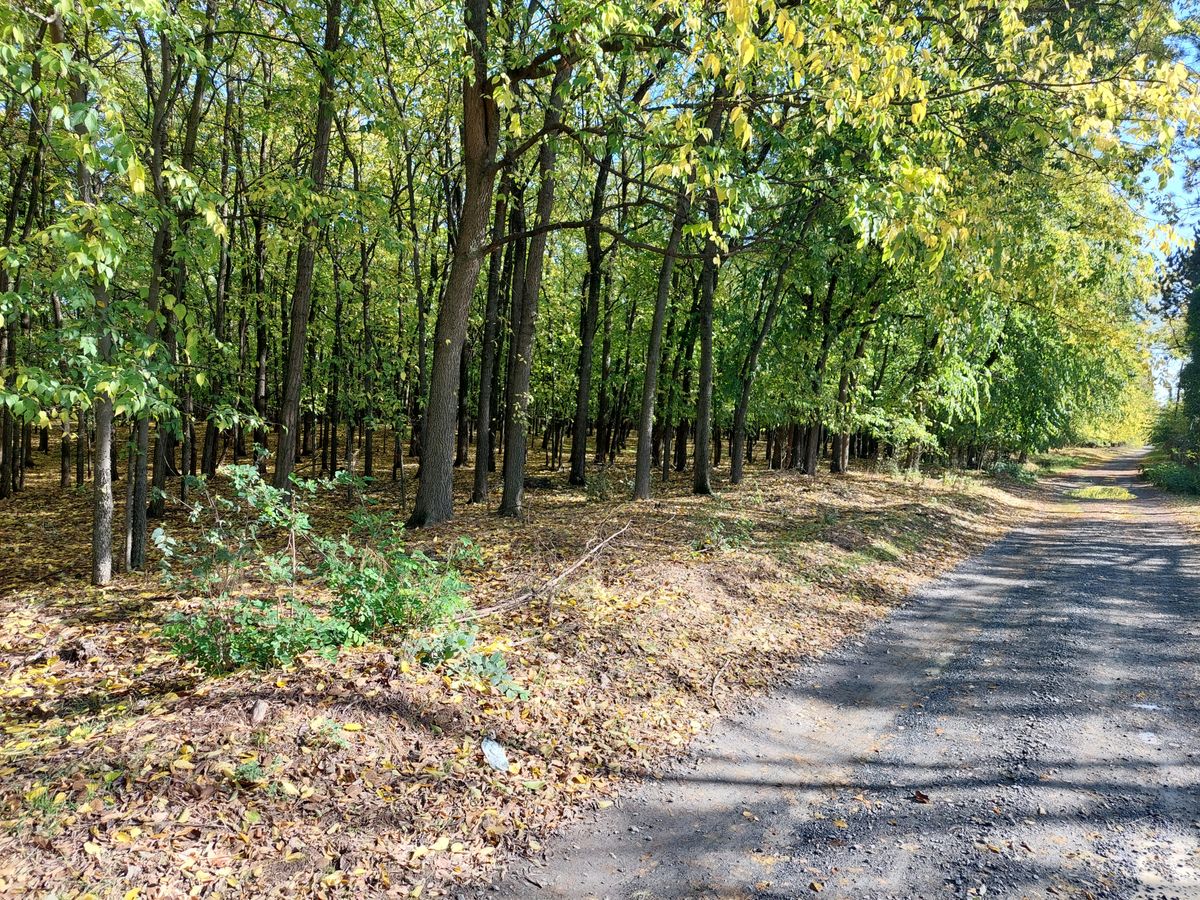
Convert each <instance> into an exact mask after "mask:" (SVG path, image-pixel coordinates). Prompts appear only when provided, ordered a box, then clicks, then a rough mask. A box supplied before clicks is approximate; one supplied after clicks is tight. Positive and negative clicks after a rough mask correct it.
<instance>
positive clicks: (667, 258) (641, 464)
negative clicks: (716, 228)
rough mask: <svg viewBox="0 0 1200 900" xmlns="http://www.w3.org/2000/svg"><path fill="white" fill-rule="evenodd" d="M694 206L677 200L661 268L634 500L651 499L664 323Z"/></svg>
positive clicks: (644, 384)
mask: <svg viewBox="0 0 1200 900" xmlns="http://www.w3.org/2000/svg"><path fill="white" fill-rule="evenodd" d="M690 209H691V204H690V203H689V201H688V197H687V191H686V190H683V191H680V192H679V195H678V196H677V197H676V199H675V213H674V215H673V216H672V219H671V230H670V234H669V236H668V238H667V247H666V252H665V253H664V254H663V258H662V262H661V263H660V264H659V269H658V293H657V295H656V296H655V301H654V318H653V320H652V321H651V323H650V345H649V347H648V348H647V350H646V374H645V377H644V379H643V381H642V406H641V414H640V417H639V419H638V444H637V461H636V465H635V469H634V476H633V499H635V500H649V499H650V472H651V467H652V463H653V458H652V452H651V451H652V449H653V444H654V438H655V435H654V400H655V397H656V396H657V394H658V367H659V365H660V364H661V363H662V343H663V322H664V320H665V319H666V315H667V301H668V300H669V299H670V296H671V276H672V273H673V272H674V270H675V257H676V256H677V255H678V253H679V244H680V241H681V240H682V238H683V226H684V225H685V224H686V223H687V217H688V212H689V210H690Z"/></svg>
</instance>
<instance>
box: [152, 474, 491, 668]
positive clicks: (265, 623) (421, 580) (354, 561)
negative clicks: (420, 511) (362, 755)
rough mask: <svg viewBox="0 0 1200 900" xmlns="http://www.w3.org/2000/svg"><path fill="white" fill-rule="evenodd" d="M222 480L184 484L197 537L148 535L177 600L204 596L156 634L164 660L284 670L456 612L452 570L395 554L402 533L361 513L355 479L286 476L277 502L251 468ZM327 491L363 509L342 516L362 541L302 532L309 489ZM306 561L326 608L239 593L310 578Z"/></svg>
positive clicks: (473, 554) (461, 548) (466, 551)
mask: <svg viewBox="0 0 1200 900" xmlns="http://www.w3.org/2000/svg"><path fill="white" fill-rule="evenodd" d="M223 471H224V472H226V473H228V475H229V478H230V484H231V489H232V490H231V492H230V495H229V496H222V495H219V494H216V493H214V492H213V491H211V490H210V489H209V487H208V484H207V482H206V481H205V480H204V479H196V481H195V485H196V488H197V491H196V494H197V496H198V497H199V498H200V499H199V500H198V501H197V503H196V504H195V505H194V506H192V507H190V508H189V509H190V515H191V519H192V522H193V523H195V524H197V525H200V526H202V527H201V528H200V537H199V538H198V539H197V540H195V541H192V542H189V543H188V544H186V545H182V546H181V545H180V544H178V543H177V542H176V541H175V540H174V539H172V538H170V537H169V536H168V535H167V534H166V533H165V531H164V530H163V529H161V528H159V529H157V530H156V531H155V532H154V541H155V543H156V544H157V546H158V548H159V550H160V551H161V552H162V554H163V568H164V574H165V576H166V578H167V580H168V582H169V583H170V584H172V585H173V586H174V587H176V589H177V590H179V591H180V593H181V594H183V593H186V594H188V595H192V596H196V595H198V596H200V597H202V598H204V599H203V600H202V603H201V605H200V608H199V609H198V610H196V611H194V612H189V613H177V614H175V615H173V616H171V617H170V618H168V620H167V622H166V623H165V625H164V627H163V635H164V637H165V638H166V639H167V641H168V642H169V643H170V645H171V648H172V650H173V651H174V652H175V653H177V654H179V655H180V656H183V657H185V658H186V659H189V660H192V661H193V662H195V663H196V665H198V666H199V667H200V668H201V669H203V670H204V671H205V672H207V673H210V674H215V673H221V672H229V671H232V670H234V669H238V668H242V667H253V668H271V667H274V666H279V665H287V664H288V663H290V662H291V661H292V660H294V659H295V658H296V657H297V656H299V655H300V654H302V653H306V652H308V651H315V652H318V653H320V654H322V655H325V656H336V655H337V653H338V652H339V650H341V649H342V648H343V647H347V646H353V645H358V644H362V643H365V642H366V640H367V639H368V638H369V637H370V636H371V635H373V634H375V633H376V632H378V631H379V630H380V629H384V628H396V629H400V630H405V631H407V630H412V629H416V628H422V627H428V626H430V625H433V624H436V623H438V622H441V621H444V620H445V619H447V618H448V617H450V616H451V615H453V614H454V613H456V612H458V611H459V610H461V609H462V608H463V605H464V600H463V593H464V592H465V590H466V588H467V585H466V584H465V583H464V582H463V580H462V578H461V577H460V576H459V573H458V570H457V569H456V568H455V566H454V565H453V564H451V563H441V562H438V561H436V560H434V559H431V558H430V557H428V556H426V555H425V554H423V553H420V552H415V553H409V552H407V551H406V550H405V549H404V545H403V542H402V533H403V532H402V529H401V528H400V527H397V526H395V525H393V524H392V522H391V520H390V519H389V518H388V517H386V516H382V515H379V514H376V513H372V512H371V511H370V510H369V509H368V508H367V507H366V505H365V504H366V503H367V500H366V499H365V497H364V494H363V492H362V491H361V490H357V491H355V488H357V487H360V484H359V482H361V479H359V480H355V479H353V478H352V477H351V476H347V475H345V474H340V475H339V476H338V477H337V478H336V479H334V480H333V481H327V482H311V481H310V482H305V481H301V480H299V479H293V484H294V490H293V491H292V492H291V493H290V494H288V493H286V492H284V491H280V490H277V489H276V488H274V487H272V486H271V485H269V484H266V483H265V482H264V481H263V480H262V478H261V476H260V475H259V473H258V470H257V469H256V468H254V467H253V466H231V467H228V468H227V469H224V470H223ZM335 486H336V487H346V488H347V490H348V491H351V492H352V493H354V494H356V496H357V497H358V498H359V500H360V502H361V503H362V504H363V506H361V507H360V508H359V509H358V510H356V511H355V513H354V514H353V515H352V516H351V518H352V522H353V525H354V528H355V530H357V531H360V532H365V533H366V536H367V538H368V540H367V541H366V542H363V543H356V542H353V541H351V540H350V537H349V536H348V535H342V536H341V537H339V538H335V539H330V538H323V537H320V536H317V535H314V534H313V533H312V522H311V519H310V517H309V515H308V513H307V511H306V508H305V507H306V505H307V503H308V501H309V500H310V499H311V498H312V497H313V496H314V495H315V494H316V492H317V491H318V490H322V489H331V488H333V487H335ZM306 555H312V556H315V557H316V560H317V561H316V562H315V563H314V567H313V568H315V569H316V571H317V573H318V574H319V575H320V576H321V577H322V578H323V579H324V582H325V585H326V586H327V587H328V588H329V589H330V591H331V593H332V594H333V599H332V601H331V603H330V604H329V606H328V608H315V607H313V606H310V605H309V604H306V603H304V602H302V601H300V600H299V599H297V598H296V597H294V596H292V594H291V592H290V590H285V592H284V596H283V597H282V599H280V598H277V597H275V596H273V594H274V591H272V592H271V594H272V595H271V596H256V595H254V593H253V592H251V591H250V589H249V588H248V587H247V585H248V584H251V583H253V582H254V581H258V582H265V583H267V584H272V585H287V586H288V587H290V586H291V585H293V584H294V583H295V582H296V580H297V579H298V578H299V577H301V576H303V575H310V574H313V569H312V568H310V567H309V566H308V565H306V564H305V563H304V557H305V556H306ZM451 556H452V558H453V559H454V560H462V561H468V562H469V561H472V560H475V561H478V560H480V559H481V556H480V554H479V551H478V548H477V547H475V545H473V544H471V543H470V542H469V541H460V542H459V544H458V545H456V547H455V549H454V550H453V551H452V554H451ZM264 593H265V592H264Z"/></svg>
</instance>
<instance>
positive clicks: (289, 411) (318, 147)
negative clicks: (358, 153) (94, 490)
mask: <svg viewBox="0 0 1200 900" xmlns="http://www.w3.org/2000/svg"><path fill="white" fill-rule="evenodd" d="M341 17H342V2H341V0H326V3H325V40H324V43H323V45H322V49H323V53H322V55H321V60H320V69H321V87H320V91H319V94H318V99H317V122H316V131H315V134H314V138H313V153H312V163H311V166H310V168H309V180H310V181H311V182H312V189H313V191H314V192H316V193H320V192H321V191H323V190H324V189H325V172H326V170H327V168H328V166H329V135H330V131H331V130H332V128H333V88H334V84H333V81H334V59H333V57H334V55H335V54H336V53H337V51H338V47H339V44H340V42H341ZM317 224H318V222H317V218H316V216H315V215H313V216H311V217H310V218H309V220H308V221H307V222H305V223H304V229H303V231H302V232H301V235H300V247H299V249H298V250H297V251H296V284H295V290H294V291H293V292H292V313H291V328H290V331H291V334H290V341H289V345H288V356H287V370H286V374H285V377H284V384H283V401H282V403H281V404H280V410H279V449H278V454H277V456H276V460H275V487H276V488H279V489H281V490H282V489H285V488H287V487H288V486H289V479H290V478H291V475H292V469H293V468H294V467H295V465H296V441H297V438H298V437H299V429H298V425H299V423H300V388H301V381H302V376H303V374H304V356H305V349H306V347H307V329H308V311H309V304H310V303H311V302H312V280H313V265H314V263H315V260H316V252H317V237H318V236H317V233H316V231H317Z"/></svg>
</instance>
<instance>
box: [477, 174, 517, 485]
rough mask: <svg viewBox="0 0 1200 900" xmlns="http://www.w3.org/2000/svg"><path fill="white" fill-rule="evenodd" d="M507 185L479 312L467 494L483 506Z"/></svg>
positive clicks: (498, 204) (494, 219)
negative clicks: (471, 466) (479, 340)
mask: <svg viewBox="0 0 1200 900" xmlns="http://www.w3.org/2000/svg"><path fill="white" fill-rule="evenodd" d="M508 193H509V191H508V183H507V182H506V183H505V185H504V188H502V189H501V191H500V195H499V196H498V197H497V198H496V213H495V215H494V216H493V217H492V243H493V244H494V245H495V248H496V249H494V250H493V251H492V255H491V258H490V259H489V260H488V282H487V300H486V302H485V304H484V310H483V347H482V351H481V354H480V360H479V403H478V406H477V407H476V414H475V482H474V486H473V488H472V491H471V502H472V503H486V502H487V496H488V462H489V459H490V457H491V455H492V433H491V432H492V382H493V381H494V380H495V377H496V359H497V356H496V354H497V351H498V349H499V347H498V341H497V339H496V338H497V332H498V331H499V322H500V275H501V269H502V267H503V265H504V253H503V252H502V250H501V248H500V243H501V241H503V239H504V228H505V224H506V220H507V217H508Z"/></svg>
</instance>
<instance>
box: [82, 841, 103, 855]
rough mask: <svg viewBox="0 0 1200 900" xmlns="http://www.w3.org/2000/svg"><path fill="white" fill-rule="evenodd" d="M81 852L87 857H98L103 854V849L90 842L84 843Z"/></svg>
mask: <svg viewBox="0 0 1200 900" xmlns="http://www.w3.org/2000/svg"><path fill="white" fill-rule="evenodd" d="M83 852H84V853H86V854H87V855H88V856H100V855H101V854H103V853H104V848H103V847H101V846H100V845H99V844H95V843H93V842H91V841H85V842H84V845H83Z"/></svg>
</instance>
